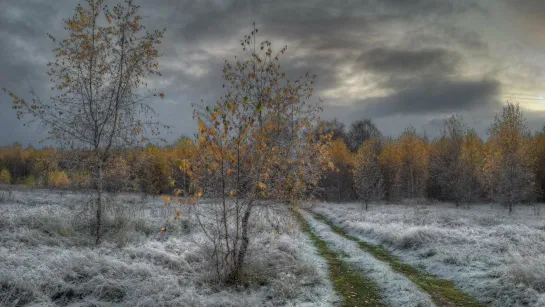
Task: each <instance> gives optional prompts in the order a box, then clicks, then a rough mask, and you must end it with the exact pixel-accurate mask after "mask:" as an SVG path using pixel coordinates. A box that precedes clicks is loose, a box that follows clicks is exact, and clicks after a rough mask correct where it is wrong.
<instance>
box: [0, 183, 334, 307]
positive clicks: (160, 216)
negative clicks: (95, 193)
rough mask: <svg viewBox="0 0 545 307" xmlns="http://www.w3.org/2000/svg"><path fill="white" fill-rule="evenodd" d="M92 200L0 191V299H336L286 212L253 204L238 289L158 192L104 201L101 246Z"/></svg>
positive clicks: (11, 302) (94, 302)
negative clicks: (218, 279) (220, 275)
mask: <svg viewBox="0 0 545 307" xmlns="http://www.w3.org/2000/svg"><path fill="white" fill-rule="evenodd" d="M91 200H92V197H91V196H90V195H86V194H84V193H70V192H52V193H51V192H49V191H45V190H39V191H14V192H11V193H10V192H8V191H0V306H5V307H9V306H309V307H310V306H334V305H335V304H337V302H339V300H340V299H339V297H338V296H337V295H336V294H335V293H334V291H333V289H332V286H331V283H330V281H329V279H328V275H327V264H326V263H325V260H324V259H322V258H320V257H318V256H317V252H316V249H315V247H314V246H313V245H312V243H311V241H310V240H309V238H308V237H307V236H305V235H303V234H302V233H301V232H300V231H299V230H298V228H297V227H294V228H290V229H286V228H287V225H288V224H290V222H289V219H291V216H290V214H289V213H288V212H282V211H281V210H274V211H270V212H260V211H256V214H262V216H259V218H258V219H257V220H256V221H257V223H259V224H260V225H259V227H256V228H257V229H258V230H257V233H256V234H255V235H254V236H253V237H254V241H253V242H252V243H253V244H252V246H253V247H254V248H252V250H251V253H250V256H249V265H248V269H247V270H246V272H245V274H246V275H247V276H248V277H247V279H248V280H249V285H248V286H247V287H246V288H241V289H236V288H234V287H225V286H221V285H219V284H217V283H215V282H214V281H213V277H212V276H213V273H212V270H211V266H210V265H209V262H208V261H207V259H206V256H205V253H203V250H202V249H203V248H205V244H204V242H203V236H202V233H201V232H200V231H199V229H198V227H197V226H196V225H194V223H193V222H192V221H191V220H190V219H182V220H181V221H174V220H172V217H173V216H174V214H173V212H172V210H171V209H170V208H165V206H164V202H163V201H162V200H161V198H160V197H149V196H140V195H117V196H116V197H115V198H114V199H109V201H108V203H109V204H115V207H114V206H110V207H109V208H108V221H107V223H106V224H107V228H108V229H109V231H108V232H107V233H106V234H105V239H104V242H103V243H102V244H101V245H100V246H99V247H95V246H94V243H93V237H92V236H91V235H90V232H91V231H90V228H89V220H90V219H89V218H88V215H89V213H90V212H89V210H87V209H86V208H88V207H89V203H90V201H91ZM265 213H266V214H265ZM182 215H185V216H187V215H189V212H188V211H183V212H182ZM278 224H280V225H282V227H281V228H280V229H279V232H278V233H277V232H275V231H274V230H276V229H278V228H274V227H273V225H278ZM163 227H164V228H166V231H165V232H160V229H161V228H163Z"/></svg>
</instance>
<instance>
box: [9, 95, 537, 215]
mask: <svg viewBox="0 0 545 307" xmlns="http://www.w3.org/2000/svg"><path fill="white" fill-rule="evenodd" d="M325 123H326V125H325V127H326V128H325V129H326V131H325V133H330V134H331V135H332V141H333V145H332V146H331V147H330V148H329V151H330V152H329V155H330V157H331V161H332V162H333V165H334V167H333V168H327V169H325V170H323V178H322V179H321V180H320V183H319V189H318V191H319V193H318V194H317V195H318V197H319V198H320V199H321V200H325V201H329V202H345V201H357V200H359V201H362V202H363V203H368V202H372V201H378V200H387V201H399V200H402V199H418V198H429V199H434V200H440V201H449V202H454V203H456V204H457V205H461V204H470V203H474V202H482V201H497V202H500V203H504V204H506V205H510V204H518V203H525V202H526V203H529V202H536V201H544V200H545V193H544V191H545V129H544V130H543V131H539V132H537V133H531V132H530V131H529V129H528V127H527V125H526V121H525V118H524V115H523V113H522V112H521V111H520V109H519V107H518V105H514V104H508V105H507V106H506V107H505V108H504V109H503V111H502V112H501V113H500V114H497V115H496V118H495V120H494V121H493V122H492V123H491V125H490V128H489V137H488V138H487V140H483V139H481V138H480V137H479V136H478V135H477V134H476V132H475V131H474V130H473V129H471V128H469V127H468V126H467V125H466V123H465V121H464V120H463V118H462V117H460V116H452V117H450V118H446V119H445V120H444V121H443V124H442V127H441V133H440V136H439V137H437V138H435V139H433V140H429V139H428V138H427V137H426V136H421V135H419V134H418V133H417V132H416V130H415V129H414V128H413V127H407V128H406V129H405V131H404V132H403V133H401V134H400V135H399V136H397V137H395V138H393V137H387V136H383V135H382V134H381V132H380V131H379V130H378V129H377V128H376V126H375V125H374V124H373V122H372V121H371V120H369V119H364V120H360V121H356V122H353V123H351V124H350V125H349V126H348V127H346V125H345V124H344V123H341V122H339V121H338V120H333V121H329V122H325ZM320 133H324V131H321V132H320ZM316 134H318V132H316ZM195 155H199V146H198V145H197V142H195V141H194V140H192V139H191V138H188V137H182V138H180V139H179V140H178V141H177V142H175V143H174V144H169V145H165V146H157V145H153V144H148V145H147V146H141V147H134V148H131V149H127V150H123V151H119V150H118V151H116V152H115V153H114V154H113V156H114V158H112V159H111V160H110V161H109V162H108V166H107V167H105V172H104V177H105V179H106V180H105V182H106V183H107V186H106V187H105V188H106V189H107V190H111V191H120V190H122V191H134V192H145V193H151V194H164V193H172V192H173V188H172V184H171V182H173V181H176V183H177V186H182V187H184V188H185V189H187V190H189V189H190V185H191V176H190V175H191V172H190V170H189V169H187V170H186V169H184V165H186V164H185V163H184V161H189V160H191V159H192V157H194V156H195ZM85 156H86V153H85V152H84V151H81V152H70V153H68V152H65V151H62V150H55V149H54V148H53V147H48V148H44V149H40V150H37V149H34V148H32V147H31V146H29V147H27V148H23V147H22V146H21V145H20V144H17V143H16V144H13V145H12V146H8V147H2V148H0V182H1V183H4V184H20V185H21V184H22V185H25V186H29V187H49V188H69V189H88V188H92V186H91V185H92V180H91V176H90V174H89V173H87V172H86V171H85V170H84V169H78V167H77V163H74V160H78V159H80V160H81V159H85ZM74 157H77V158H74Z"/></svg>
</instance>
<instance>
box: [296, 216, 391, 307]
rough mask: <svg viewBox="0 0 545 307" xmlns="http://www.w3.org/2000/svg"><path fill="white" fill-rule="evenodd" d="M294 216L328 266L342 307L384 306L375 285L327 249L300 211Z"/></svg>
mask: <svg viewBox="0 0 545 307" xmlns="http://www.w3.org/2000/svg"><path fill="white" fill-rule="evenodd" d="M295 216H296V218H297V220H298V221H299V224H300V225H301V230H302V231H303V232H305V233H306V234H307V235H308V236H309V237H310V239H311V240H312V242H313V243H314V245H315V246H316V248H317V250H318V253H319V255H320V256H321V257H323V258H324V259H325V260H326V261H327V264H328V266H329V278H330V279H331V281H332V283H333V287H334V288H335V291H336V292H337V293H338V294H339V295H341V296H342V299H343V300H342V306H343V307H372V306H373V307H376V306H385V305H384V304H382V303H381V296H380V291H379V289H378V287H377V285H376V284H375V283H374V282H373V281H372V280H370V279H368V278H366V277H365V276H363V275H362V274H361V273H360V272H358V271H357V270H354V269H353V268H352V267H351V266H350V265H349V264H348V263H346V262H345V261H343V260H341V259H340V256H341V255H340V254H339V253H337V252H335V251H333V250H331V249H329V248H328V247H327V244H326V242H325V241H323V240H322V239H320V238H319V237H318V236H317V235H316V234H315V233H314V232H312V229H311V228H310V226H309V224H308V223H307V221H305V219H304V218H303V216H302V215H301V213H299V212H297V211H295Z"/></svg>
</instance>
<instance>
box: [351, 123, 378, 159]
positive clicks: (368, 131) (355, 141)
mask: <svg viewBox="0 0 545 307" xmlns="http://www.w3.org/2000/svg"><path fill="white" fill-rule="evenodd" d="M381 136H382V134H381V133H380V131H379V130H378V128H377V126H375V124H374V123H373V122H372V121H371V120H370V119H363V120H358V121H355V122H353V123H352V124H351V125H350V128H349V129H348V135H347V138H348V146H349V147H350V150H351V151H352V152H356V151H358V149H359V148H360V147H361V146H362V145H363V143H364V142H365V141H367V140H369V139H372V138H376V139H378V138H380V137H381Z"/></svg>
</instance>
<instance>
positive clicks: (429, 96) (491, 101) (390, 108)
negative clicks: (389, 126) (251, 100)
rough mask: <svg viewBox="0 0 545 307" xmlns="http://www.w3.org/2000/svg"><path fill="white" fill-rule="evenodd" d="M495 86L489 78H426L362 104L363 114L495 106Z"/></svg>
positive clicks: (417, 113)
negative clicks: (430, 79) (439, 80)
mask: <svg viewBox="0 0 545 307" xmlns="http://www.w3.org/2000/svg"><path fill="white" fill-rule="evenodd" d="M498 89H499V84H498V83H497V82H496V81H493V80H484V81H444V82H429V83H424V84H421V85H420V86H416V87H413V88H410V89H407V90H403V91H400V92H397V93H395V94H393V95H390V96H387V97H383V98H374V99H369V100H368V101H363V102H362V104H363V105H364V111H365V112H366V113H367V114H370V115H372V116H377V117H379V116H388V115H399V114H406V115H426V114H437V113H446V112H457V111H461V110H466V111H467V110H473V109H478V108H486V107H491V106H492V107H493V106H496V105H497V103H496V95H497V93H498Z"/></svg>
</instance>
